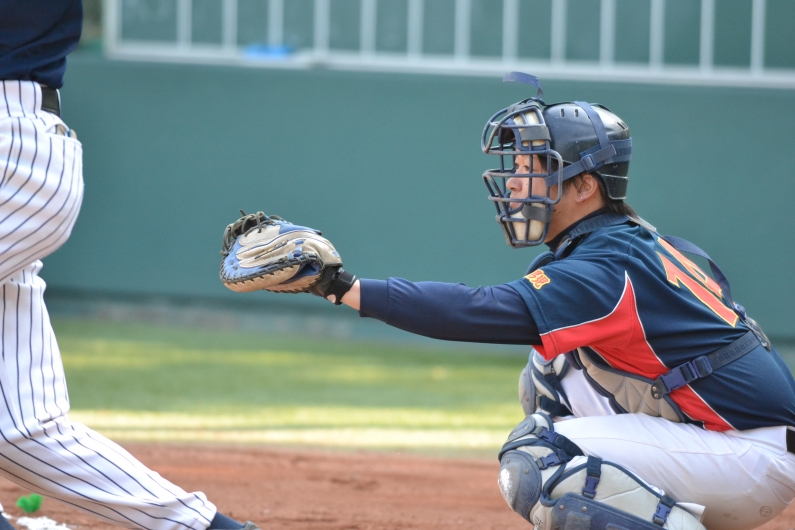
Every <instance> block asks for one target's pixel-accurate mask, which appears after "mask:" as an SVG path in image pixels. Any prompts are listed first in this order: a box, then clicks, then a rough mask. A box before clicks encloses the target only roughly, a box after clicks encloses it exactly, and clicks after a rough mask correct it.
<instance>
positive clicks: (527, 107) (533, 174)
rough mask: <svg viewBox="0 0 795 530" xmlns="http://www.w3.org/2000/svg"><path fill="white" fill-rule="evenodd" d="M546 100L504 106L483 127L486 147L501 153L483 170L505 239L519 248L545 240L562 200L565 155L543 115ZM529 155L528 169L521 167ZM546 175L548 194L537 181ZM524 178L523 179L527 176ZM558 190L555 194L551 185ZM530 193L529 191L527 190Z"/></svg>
mask: <svg viewBox="0 0 795 530" xmlns="http://www.w3.org/2000/svg"><path fill="white" fill-rule="evenodd" d="M543 104H544V103H543V101H541V100H539V99H536V98H531V99H527V100H524V101H520V102H519V103H516V104H515V105H511V106H510V107H508V108H505V109H502V110H501V111H499V112H497V113H496V114H495V115H494V116H492V117H491V118H490V119H489V121H488V122H486V126H485V127H484V129H483V135H482V136H481V150H482V151H483V152H484V153H485V154H489V155H498V156H499V157H500V167H499V168H496V169H489V170H487V171H486V172H484V173H483V181H484V183H485V184H486V188H487V189H488V190H489V200H490V201H492V202H493V203H494V206H495V207H496V209H497V216H496V220H497V222H498V223H500V226H501V227H502V229H503V233H504V235H505V241H506V243H508V245H510V246H511V247H514V248H521V247H530V246H535V245H539V244H541V243H543V242H544V240H545V239H546V237H547V232H548V231H549V223H550V221H551V219H552V206H553V205H555V204H557V203H558V201H560V195H561V191H562V184H563V172H562V171H559V169H560V168H563V159H562V157H561V156H560V154H559V153H558V152H557V151H554V150H553V149H551V147H550V135H549V128H548V127H547V125H546V123H545V121H544V115H543V111H542V110H543ZM519 156H527V157H528V158H529V161H528V166H529V170H528V172H526V173H525V172H521V168H520V167H519V165H518V164H517V157H519ZM539 180H540V181H543V184H544V185H543V192H540V193H543V194H539V190H540V187H538V186H536V190H535V191H536V193H535V194H534V193H533V182H534V181H539ZM522 181H524V182H522ZM555 185H557V186H558V194H557V196H556V197H555V198H554V199H553V198H552V197H551V196H550V191H551V188H552V186H555ZM522 195H525V196H522Z"/></svg>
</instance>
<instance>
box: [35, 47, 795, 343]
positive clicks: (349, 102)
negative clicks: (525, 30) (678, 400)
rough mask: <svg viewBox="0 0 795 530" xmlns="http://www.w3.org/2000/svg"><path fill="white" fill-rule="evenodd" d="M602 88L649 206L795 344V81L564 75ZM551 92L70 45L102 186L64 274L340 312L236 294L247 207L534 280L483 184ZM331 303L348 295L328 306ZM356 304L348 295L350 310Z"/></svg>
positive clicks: (70, 95) (448, 265) (463, 266)
mask: <svg viewBox="0 0 795 530" xmlns="http://www.w3.org/2000/svg"><path fill="white" fill-rule="evenodd" d="M544 88H545V92H546V95H547V100H548V101H556V100H572V99H585V100H588V101H591V102H600V103H603V104H605V105H607V106H608V107H609V108H611V109H612V110H614V111H615V112H616V113H618V114H619V115H620V116H621V117H623V118H624V119H625V120H626V122H627V123H628V124H629V126H630V129H631V131H632V136H633V141H634V146H635V147H634V158H633V161H632V170H631V174H630V187H629V202H630V203H631V204H632V205H633V206H634V207H635V208H636V209H637V210H638V212H639V213H640V214H641V215H642V216H643V217H645V218H646V219H648V220H649V221H650V222H652V223H653V224H655V225H657V227H658V228H659V229H660V230H661V231H662V232H663V233H666V234H675V235H679V236H682V237H685V238H688V239H690V240H692V241H694V242H695V243H697V244H698V245H700V246H702V248H704V249H705V250H706V251H707V252H708V253H710V254H711V255H712V256H713V258H714V259H715V260H716V261H717V262H718V263H719V264H720V265H721V267H722V268H723V270H724V272H725V273H726V274H727V275H728V277H729V279H730V280H731V281H732V287H733V291H734V294H735V299H737V300H738V301H740V302H741V303H742V304H744V305H745V306H746V307H747V308H748V310H749V313H750V314H751V315H752V316H754V317H756V318H757V320H759V321H760V322H761V323H762V324H763V325H764V327H765V328H766V330H767V331H768V332H769V334H771V335H773V336H777V337H781V338H787V339H795V310H793V309H792V304H793V300H795V275H793V268H794V267H793V266H795V213H793V208H792V201H793V198H795V165H793V163H792V154H793V147H792V145H793V139H795V119H793V117H794V116H795V91H785V90H771V89H748V88H706V87H683V86H661V85H642V84H616V83H578V82H562V81H546V82H545V83H544ZM529 95H531V94H530V93H529V91H528V90H526V89H525V88H524V87H522V86H520V85H515V84H503V83H501V82H500V79H499V78H497V77H495V78H494V79H487V78H469V77H453V76H431V75H426V76H419V75H416V76H414V75H396V74H375V73H344V72H333V71H324V70H276V69H258V68H242V67H209V66H191V65H172V64H141V63H128V62H112V61H108V60H105V59H102V58H100V57H98V56H92V55H79V54H78V55H74V56H73V57H71V58H70V60H69V67H68V70H67V77H66V85H65V88H64V90H63V93H62V99H63V108H64V111H63V114H64V118H65V120H66V121H67V122H68V123H69V125H70V126H72V127H73V128H74V129H76V130H77V132H78V134H79V137H80V139H81V141H82V142H83V147H84V161H85V166H84V174H85V182H86V191H85V201H84V203H83V210H82V212H81V216H80V219H79V220H78V222H77V224H76V226H75V229H74V232H73V235H72V238H71V240H70V241H69V242H68V243H67V244H66V245H65V246H64V247H63V248H62V249H60V250H59V251H57V252H56V253H55V254H53V255H52V256H50V257H48V258H47V259H46V261H45V268H44V271H43V273H42V275H43V276H44V278H45V279H46V280H47V281H48V283H49V286H50V289H52V290H55V291H61V292H78V291H79V292H86V293H97V294H103V293H104V294H105V295H112V296H126V295H150V294H151V295H166V296H174V297H187V298H204V299H207V300H213V299H215V300H219V301H222V300H224V299H226V300H229V299H231V297H236V298H237V299H240V300H243V299H245V300H250V301H255V302H261V303H262V304H284V305H285V307H286V306H287V305H292V306H298V307H306V308H312V307H315V308H320V307H321V306H320V305H318V304H323V306H322V307H323V308H325V307H326V305H328V304H326V303H325V302H322V301H320V300H316V299H314V298H313V297H309V296H290V295H272V294H270V293H256V294H247V295H240V294H235V293H231V292H228V291H226V290H225V289H224V288H223V287H222V286H221V284H220V282H219V281H218V265H219V259H220V256H219V254H218V251H219V249H220V242H221V234H222V231H223V228H224V226H225V225H226V224H227V223H229V222H231V221H232V220H234V219H236V218H237V217H238V209H240V208H243V209H245V210H246V211H254V210H258V209H262V210H264V211H266V212H268V213H275V214H278V215H281V216H283V217H285V218H287V219H289V220H291V221H293V222H297V223H302V224H306V225H309V226H313V227H317V228H319V229H322V230H323V231H324V233H325V235H327V236H328V237H329V238H330V239H331V240H332V241H333V242H334V243H335V244H336V246H337V248H338V249H339V251H340V252H341V254H342V256H343V258H344V261H345V265H346V268H349V269H350V270H351V271H353V272H355V273H357V274H358V275H360V276H362V277H368V278H385V277H388V276H402V277H405V278H409V279H411V280H440V281H448V282H464V283H466V284H468V285H479V284H482V285H490V284H498V283H502V282H507V281H511V280H513V279H515V278H517V277H520V276H522V275H523V273H524V271H525V268H526V266H527V264H528V263H529V262H530V261H531V259H532V258H533V257H534V256H535V255H536V254H537V252H538V251H537V250H512V249H510V248H508V247H507V246H506V245H505V243H504V242H503V240H502V235H501V232H500V229H499V227H498V225H497V224H496V223H495V222H494V219H493V216H494V211H493V207H492V205H491V204H490V203H489V202H488V201H487V199H486V195H487V193H486V189H485V187H484V185H483V183H482V180H481V174H482V172H483V170H484V169H486V168H488V167H490V166H491V165H493V164H494V163H495V159H493V158H494V157H489V156H486V155H483V154H482V153H481V152H480V147H479V137H480V132H481V130H482V128H483V125H484V123H485V121H486V120H487V118H488V117H489V116H490V115H491V114H492V113H493V112H495V111H496V110H498V109H500V108H502V106H506V105H508V104H510V103H512V102H514V101H516V100H519V99H521V98H523V97H527V96H529ZM328 310H329V311H332V310H335V308H332V307H330V306H329V307H328ZM336 310H337V311H345V310H346V309H336Z"/></svg>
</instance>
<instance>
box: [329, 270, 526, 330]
mask: <svg viewBox="0 0 795 530" xmlns="http://www.w3.org/2000/svg"><path fill="white" fill-rule="evenodd" d="M342 303H343V304H346V305H348V306H350V307H352V308H354V309H357V310H359V314H360V315H361V316H363V317H370V318H376V319H378V320H381V321H382V322H385V323H387V324H389V325H391V326H394V327H397V328H400V329H403V330H405V331H409V332H411V333H416V334H418V335H424V336H426V337H432V338H436V339H443V340H454V341H465V342H487V343H492V344H536V345H538V344H541V338H540V336H539V334H538V326H537V325H536V323H535V321H534V320H533V317H532V316H531V315H530V311H529V310H528V309H527V306H526V305H525V303H524V301H523V299H522V297H521V296H520V295H519V293H517V292H516V291H514V290H513V288H511V287H509V286H507V285H497V286H494V287H477V288H471V287H467V286H466V285H464V284H460V283H441V282H418V283H414V282H410V281H408V280H404V279H401V278H390V279H389V280H386V281H384V280H357V281H356V282H355V283H354V285H353V287H352V288H351V290H350V291H348V292H347V293H346V294H345V296H343V297H342Z"/></svg>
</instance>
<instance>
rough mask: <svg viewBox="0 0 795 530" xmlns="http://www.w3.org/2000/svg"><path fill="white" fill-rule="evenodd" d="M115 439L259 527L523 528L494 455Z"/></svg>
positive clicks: (56, 507) (788, 516)
mask: <svg viewBox="0 0 795 530" xmlns="http://www.w3.org/2000/svg"><path fill="white" fill-rule="evenodd" d="M124 445H125V447H126V448H127V449H128V450H129V451H130V452H131V453H132V454H134V455H135V456H136V457H138V458H139V459H140V460H141V461H142V462H144V463H145V464H147V465H148V466H150V467H151V468H152V469H154V470H155V471H157V472H159V473H160V474H161V475H163V476H164V477H166V478H167V479H169V480H171V481H172V482H174V483H176V484H178V485H180V486H181V487H183V488H184V489H186V490H188V491H203V492H205V493H206V494H207V497H208V498H209V499H210V500H211V501H212V502H214V503H215V504H216V505H217V506H218V508H219V510H220V511H221V512H223V513H225V514H227V515H229V516H231V517H234V518H236V519H238V520H252V521H254V522H256V523H257V524H258V525H259V526H260V527H261V528H262V529H263V530H271V529H290V530H292V529H321V528H322V529H331V530H368V529H387V530H389V529H400V530H403V529H407V530H408V529H429V530H430V529H434V530H444V529H459V530H460V529H473V530H492V529H494V530H496V529H501V530H514V529H516V530H519V529H527V528H531V527H530V526H529V525H528V524H527V523H526V522H525V521H523V520H522V519H521V518H520V517H519V516H518V515H516V514H514V513H513V512H511V511H510V510H509V509H508V507H507V506H506V505H505V502H504V501H503V500H502V497H501V496H500V493H499V490H498V489H497V483H496V476H497V470H498V468H499V465H498V464H497V461H496V459H494V460H488V459H449V458H431V457H423V456H416V455H406V454H400V453H335V452H324V451H319V450H301V451H299V450H287V449H278V448H259V447H258V448H252V447H241V446H232V447H223V446H217V445H207V446H196V445H172V444H130V443H127V444H124ZM27 493H28V491H27V490H25V489H23V488H20V487H19V486H16V485H15V484H13V483H11V482H8V481H6V480H5V479H0V502H2V503H3V506H4V507H5V508H6V511H7V512H8V513H9V514H11V515H13V516H14V517H17V516H20V515H23V514H22V512H21V510H20V509H19V508H17V507H16V506H15V505H14V503H15V501H16V499H17V498H19V496H21V495H26V494H27ZM33 516H46V517H49V518H51V519H54V520H56V521H57V522H59V523H61V524H66V525H67V526H69V527H70V528H73V529H99V528H115V527H113V526H112V525H109V524H107V523H104V522H101V521H98V520H96V519H93V518H92V517H90V516H88V515H85V514H83V513H82V512H78V511H76V510H74V509H73V508H71V507H68V506H66V505H64V504H61V503H59V502H57V501H53V500H52V499H45V501H44V504H43V506H42V509H41V510H39V511H38V512H36V513H35V514H33ZM12 522H13V521H12ZM761 528H762V529H764V530H791V529H792V528H795V508H794V507H793V506H790V508H788V509H787V510H786V511H785V512H784V513H783V514H781V515H780V516H779V517H778V518H776V519H775V520H773V521H771V522H770V523H768V524H766V525H765V526H763V527H761ZM710 530H718V529H710Z"/></svg>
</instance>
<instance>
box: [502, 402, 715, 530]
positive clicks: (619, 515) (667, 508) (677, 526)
mask: <svg viewBox="0 0 795 530" xmlns="http://www.w3.org/2000/svg"><path fill="white" fill-rule="evenodd" d="M498 484H499V487H500V492H501V493H502V496H503V498H504V499H505V501H506V502H507V503H508V505H509V506H510V507H511V509H512V510H514V511H515V512H517V513H518V514H519V515H521V516H522V517H523V518H524V519H526V520H527V521H528V522H530V523H531V524H533V525H534V526H535V527H536V528H539V529H543V530H548V529H549V530H553V529H557V530H655V529H659V528H661V527H663V526H664V527H665V528H666V529H668V530H704V526H703V525H701V523H700V522H699V520H698V519H696V518H695V517H694V516H693V515H691V514H690V513H689V512H687V511H685V510H684V509H683V508H681V507H680V506H677V504H676V502H675V501H674V500H673V499H672V498H670V497H668V496H667V495H665V494H664V492H661V491H659V490H656V489H655V488H653V487H651V486H649V485H648V484H646V483H645V482H644V481H642V480H641V479H640V478H638V477H636V476H635V475H634V474H632V473H631V472H630V471H628V470H626V469H624V468H623V467H621V466H619V465H617V464H614V463H612V462H606V461H603V460H601V459H600V458H597V457H594V456H587V457H586V456H585V455H583V453H582V451H581V450H580V449H579V447H577V445H576V444H574V443H573V442H571V441H570V440H568V439H567V438H566V437H565V436H562V435H559V434H557V433H555V432H554V427H553V425H552V420H551V419H549V417H547V416H545V415H543V414H538V413H536V414H533V415H531V416H528V417H527V418H525V420H524V421H523V422H521V423H520V424H519V425H518V426H517V427H516V428H515V429H514V430H513V431H512V432H511V434H510V435H509V437H508V441H507V442H506V443H505V445H504V446H503V448H502V450H501V451H500V475H499V479H498Z"/></svg>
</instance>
